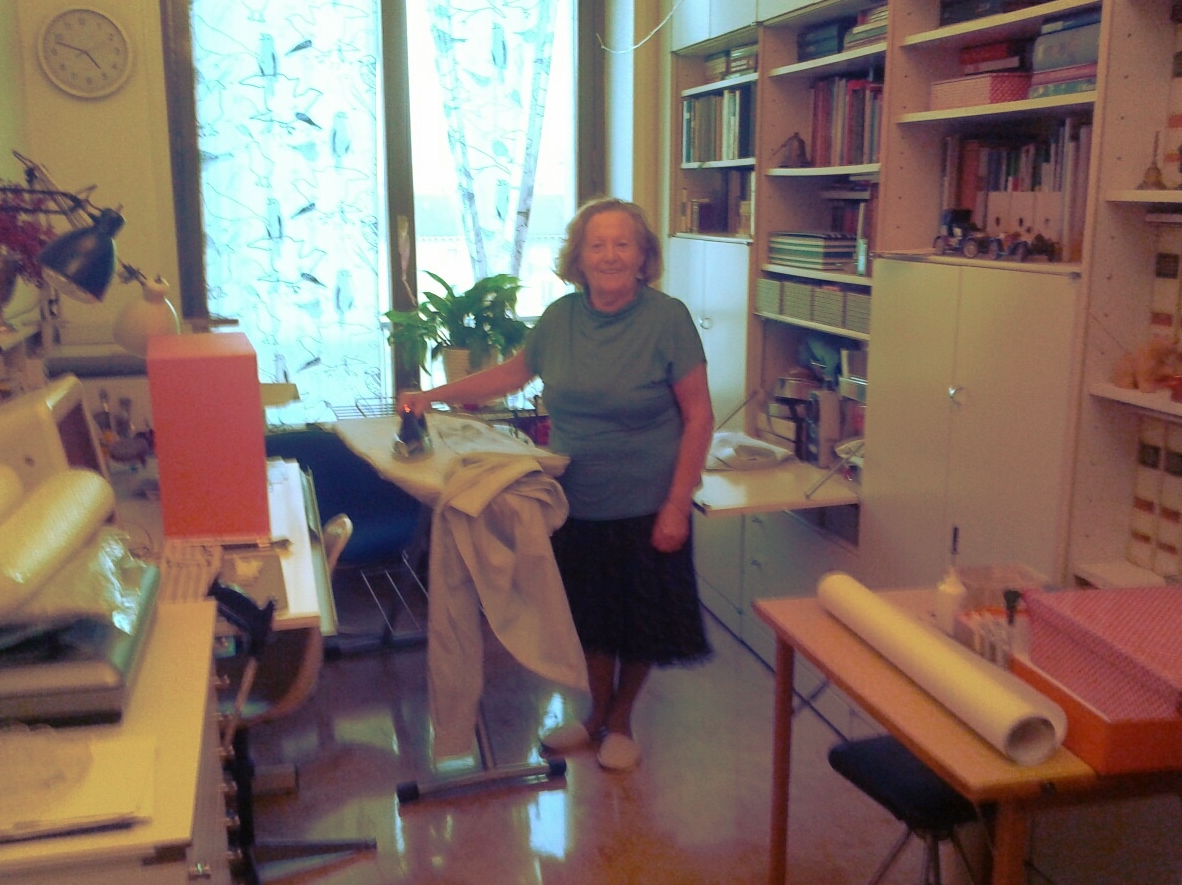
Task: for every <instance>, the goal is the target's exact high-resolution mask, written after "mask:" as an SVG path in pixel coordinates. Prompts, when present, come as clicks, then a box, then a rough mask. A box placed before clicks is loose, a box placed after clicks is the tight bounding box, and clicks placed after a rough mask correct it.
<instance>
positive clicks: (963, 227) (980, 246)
mask: <svg viewBox="0 0 1182 885" xmlns="http://www.w3.org/2000/svg"><path fill="white" fill-rule="evenodd" d="M992 240H993V238H992V237H990V236H989V234H987V233H986V232H985V231H983V230H982V229H981V228H979V227H977V225H975V224H973V213H972V210H970V209H945V210H944V213H943V214H942V215H941V216H940V232H939V233H938V234H936V239H935V240H933V241H932V248H933V249H935V250H936V254H937V255H956V254H960V255H963V256H964V257H965V258H976V257H977V256H978V255H980V254H981V253H982V252H985V251H987V250H988V249H989V247H990V244H991V242H992Z"/></svg>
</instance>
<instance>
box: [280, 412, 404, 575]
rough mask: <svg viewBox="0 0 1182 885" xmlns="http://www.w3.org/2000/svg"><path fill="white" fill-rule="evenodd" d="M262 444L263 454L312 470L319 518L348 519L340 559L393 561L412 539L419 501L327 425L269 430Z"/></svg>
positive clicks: (344, 561) (361, 563)
mask: <svg viewBox="0 0 1182 885" xmlns="http://www.w3.org/2000/svg"><path fill="white" fill-rule="evenodd" d="M266 449H267V457H269V458H288V459H291V460H294V461H297V462H298V463H299V464H300V466H302V467H304V468H306V469H307V470H308V471H310V472H311V474H312V483H313V485H314V486H315V488H316V506H317V508H318V509H319V510H320V518H321V519H324V520H328V519H331V518H332V517H333V516H336V515H337V514H338V513H345V514H347V515H348V516H349V518H350V519H351V520H352V521H353V536H352V537H351V538H350V539H349V543H348V544H346V545H345V549H344V551H343V552H342V553H341V558H340V560H339V562H340V564H341V565H345V566H365V565H374V564H379V563H383V562H392V561H394V560H396V559H397V558H398V556H399V554H400V553H401V552H402V551H403V550H405V549H406V548H407V547H408V546H409V545H410V543H411V541H412V540H413V539H414V537H415V532H416V530H417V527H418V523H419V513H420V510H421V508H422V504H420V503H419V501H418V500H416V499H415V498H414V497H413V496H411V495H410V494H408V493H407V492H405V491H403V490H402V489H400V488H399V487H398V486H396V485H395V484H394V483H392V482H390V481H388V480H386V479H383V478H382V476H381V474H379V473H378V472H377V470H375V469H374V468H373V466H372V465H370V464H369V462H367V461H366V460H365V459H364V458H362V457H361V456H359V455H357V454H356V453H355V452H353V450H352V449H350V448H349V447H348V446H347V445H346V444H345V442H344V440H342V439H341V438H340V437H339V436H337V435H336V434H335V433H333V432H332V431H331V430H324V429H322V428H308V429H304V430H287V431H278V432H275V433H270V434H268V435H267V437H266Z"/></svg>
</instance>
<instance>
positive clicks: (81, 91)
mask: <svg viewBox="0 0 1182 885" xmlns="http://www.w3.org/2000/svg"><path fill="white" fill-rule="evenodd" d="M37 56H38V58H39V59H40V60H41V67H42V69H43V70H44V71H45V75H46V76H47V77H49V79H50V82H52V83H53V84H54V85H55V86H57V87H58V88H59V89H62V90H64V91H66V92H68V93H70V95H75V96H78V97H79V98H102V97H103V96H106V95H110V94H111V93H112V92H114V91H115V90H117V89H118V88H119V87H120V86H122V85H123V84H124V83H126V82H127V78H128V77H129V76H130V75H131V41H130V40H128V38H127V32H126V31H124V30H123V27H122V26H121V25H120V24H119V23H118V22H117V21H115V20H114V19H113V18H111V17H110V16H109V15H107V14H106V13H104V12H99V11H98V10H97V9H89V8H87V7H84V6H74V7H71V8H69V9H64V10H62V11H61V12H59V13H57V14H56V15H54V16H52V17H51V18H50V19H49V21H47V22H46V23H45V27H44V28H42V29H41V39H40V41H39V42H38V44H37Z"/></svg>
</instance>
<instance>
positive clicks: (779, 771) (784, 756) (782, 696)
mask: <svg viewBox="0 0 1182 885" xmlns="http://www.w3.org/2000/svg"><path fill="white" fill-rule="evenodd" d="M795 657H796V653H795V650H794V649H793V648H792V646H791V645H789V644H788V643H787V642H785V641H784V640H782V639H777V640H776V688H775V691H776V702H775V717H776V718H775V732H774V734H773V736H772V827H771V830H772V831H771V864H770V867H769V872H768V882H769V885H784V883H785V882H787V880H788V772H789V768H790V767H791V764H792V671H793V665H794V662H795Z"/></svg>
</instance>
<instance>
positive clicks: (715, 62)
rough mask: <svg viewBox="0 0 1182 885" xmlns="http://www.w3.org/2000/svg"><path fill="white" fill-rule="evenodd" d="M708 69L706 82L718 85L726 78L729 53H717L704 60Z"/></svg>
mask: <svg viewBox="0 0 1182 885" xmlns="http://www.w3.org/2000/svg"><path fill="white" fill-rule="evenodd" d="M702 64H703V65H705V68H706V82H707V83H717V82H718V81H719V80H721V79H723V78H724V77H726V65H727V53H726V52H725V51H723V52H715V53H713V54H712V55H708V56H706V58H704V59H703V60H702Z"/></svg>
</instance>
